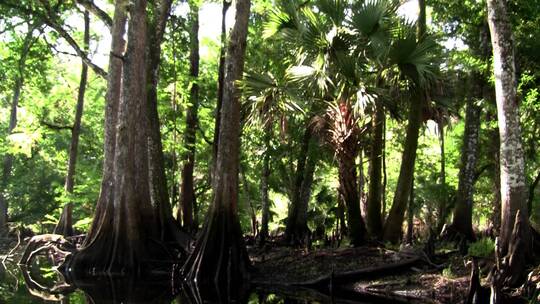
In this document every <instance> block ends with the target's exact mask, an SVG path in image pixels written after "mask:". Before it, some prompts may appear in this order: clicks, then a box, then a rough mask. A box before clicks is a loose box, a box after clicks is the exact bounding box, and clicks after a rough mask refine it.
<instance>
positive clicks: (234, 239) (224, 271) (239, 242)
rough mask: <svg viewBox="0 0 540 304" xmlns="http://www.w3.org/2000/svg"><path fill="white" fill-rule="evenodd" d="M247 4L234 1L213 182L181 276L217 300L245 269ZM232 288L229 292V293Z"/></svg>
mask: <svg viewBox="0 0 540 304" xmlns="http://www.w3.org/2000/svg"><path fill="white" fill-rule="evenodd" d="M249 10H250V0H237V1H236V22H235V24H234V27H233V30H232V33H231V37H230V40H229V45H228V50H227V57H226V61H225V71H226V72H225V79H224V82H223V103H222V107H221V121H220V129H219V141H218V142H219V144H218V145H219V146H218V153H217V161H216V167H215V171H214V172H215V174H214V178H213V180H212V182H213V192H214V193H213V200H212V204H211V206H210V210H209V214H208V216H207V217H206V219H207V220H206V222H205V224H204V228H203V231H202V233H201V234H200V237H199V238H198V239H197V242H196V244H195V248H194V250H193V252H192V253H191V255H190V256H189V257H188V259H187V261H186V263H185V264H184V266H183V267H182V271H181V272H182V273H183V274H184V275H185V277H186V279H187V280H188V281H190V282H193V283H195V284H197V285H198V286H205V287H210V288H212V287H217V288H218V289H219V290H221V291H222V292H220V295H222V296H224V297H225V298H229V299H230V298H234V297H236V296H238V295H236V294H235V292H238V290H236V289H237V288H238V286H242V285H244V284H243V283H244V282H245V281H246V279H247V277H248V271H249V267H250V262H249V257H248V255H247V251H246V247H245V244H244V241H243V238H242V231H241V227H240V221H239V218H238V169H239V157H240V156H239V148H240V100H239V99H240V90H239V88H238V86H237V81H238V80H240V79H241V78H242V73H243V68H244V57H245V50H246V38H247V33H248V21H249ZM231 289H232V290H231Z"/></svg>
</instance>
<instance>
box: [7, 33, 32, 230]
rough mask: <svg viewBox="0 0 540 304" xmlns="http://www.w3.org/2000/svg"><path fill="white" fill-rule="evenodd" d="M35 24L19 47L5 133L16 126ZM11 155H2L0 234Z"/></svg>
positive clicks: (11, 162)
mask: <svg viewBox="0 0 540 304" xmlns="http://www.w3.org/2000/svg"><path fill="white" fill-rule="evenodd" d="M35 28H36V26H35V25H29V30H28V33H26V36H25V38H24V42H23V45H22V48H21V53H20V55H19V56H20V57H19V61H18V63H17V74H16V75H15V85H14V86H13V94H12V98H11V112H10V116H9V125H8V130H7V134H8V135H9V134H11V133H13V130H14V129H15V127H17V108H18V107H19V100H20V98H21V90H22V87H23V84H24V70H25V67H26V58H27V57H28V53H29V52H30V48H31V47H32V44H33V41H34V30H35ZM13 160H14V159H13V155H12V154H11V153H7V154H6V155H5V156H4V161H3V164H2V179H1V180H0V235H2V234H4V232H5V231H6V230H7V221H8V206H9V205H8V200H7V199H6V197H5V193H4V191H5V190H6V188H7V186H8V181H9V177H10V176H11V169H12V167H13Z"/></svg>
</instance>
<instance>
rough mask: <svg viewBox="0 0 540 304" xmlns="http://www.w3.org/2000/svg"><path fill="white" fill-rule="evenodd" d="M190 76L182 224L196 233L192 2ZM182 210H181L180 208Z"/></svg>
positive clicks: (194, 11)
mask: <svg viewBox="0 0 540 304" xmlns="http://www.w3.org/2000/svg"><path fill="white" fill-rule="evenodd" d="M190 10H191V11H190V15H189V16H190V19H191V20H190V21H191V32H190V55H189V61H190V70H189V73H190V76H191V82H192V84H191V91H190V103H191V105H190V106H189V107H188V109H187V113H186V130H185V132H184V145H185V147H186V149H187V151H186V153H185V154H184V159H183V163H184V166H183V168H182V185H181V190H180V195H181V199H180V206H181V207H182V208H181V210H182V224H183V226H184V229H186V230H188V231H194V230H195V229H196V227H194V225H193V224H194V221H193V203H194V201H195V190H194V186H193V169H194V167H195V139H196V131H197V111H198V110H199V84H198V83H197V82H198V78H199V6H198V5H197V4H196V3H194V2H193V1H191V2H190ZM179 210H180V208H179Z"/></svg>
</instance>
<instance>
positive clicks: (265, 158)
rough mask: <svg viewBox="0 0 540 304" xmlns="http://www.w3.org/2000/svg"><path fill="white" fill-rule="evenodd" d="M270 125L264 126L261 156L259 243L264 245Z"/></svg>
mask: <svg viewBox="0 0 540 304" xmlns="http://www.w3.org/2000/svg"><path fill="white" fill-rule="evenodd" d="M271 130H272V127H271V126H266V131H265V135H264V144H265V148H266V149H265V151H264V156H263V168H262V176H261V201H262V215H261V232H260V233H259V245H260V246H264V244H265V242H266V239H267V238H268V222H269V218H270V198H269V197H268V182H269V179H270V137H271V134H270V131H271Z"/></svg>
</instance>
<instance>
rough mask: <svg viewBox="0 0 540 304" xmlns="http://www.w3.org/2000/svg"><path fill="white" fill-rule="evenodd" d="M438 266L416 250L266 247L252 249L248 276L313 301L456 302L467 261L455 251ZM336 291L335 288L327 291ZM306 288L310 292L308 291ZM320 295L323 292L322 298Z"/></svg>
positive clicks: (464, 282)
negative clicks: (252, 270)
mask: <svg viewBox="0 0 540 304" xmlns="http://www.w3.org/2000/svg"><path fill="white" fill-rule="evenodd" d="M440 257H441V258H440V259H437V262H438V261H440V262H441V264H440V265H435V264H434V262H433V261H429V260H427V258H426V257H425V256H423V255H422V254H421V253H420V252H415V250H413V249H410V250H408V251H407V250H403V251H402V252H397V251H392V250H387V249H384V248H376V247H360V248H338V249H317V250H313V251H306V250H303V249H291V248H289V247H279V246H271V247H269V249H268V250H267V251H266V252H256V251H254V252H252V260H253V263H254V266H255V269H256V271H255V273H254V276H253V281H254V282H255V283H256V284H257V285H259V286H265V287H269V288H270V289H272V288H273V289H276V291H277V292H280V293H284V292H285V293H289V294H294V293H299V294H301V296H302V297H304V298H305V297H306V295H305V293H306V292H307V289H316V290H319V291H322V292H320V293H318V294H317V293H316V294H314V293H311V297H312V298H313V299H314V300H319V301H321V300H322V301H325V299H326V300H329V299H330V298H331V297H333V294H339V295H343V294H345V295H346V294H347V293H349V297H351V298H354V297H355V296H354V294H355V293H356V294H358V295H364V296H366V297H368V300H370V301H373V302H378V301H379V300H380V301H381V302H385V300H388V301H394V302H410V303H459V302H463V300H464V299H465V297H466V296H467V291H468V287H469V275H470V271H471V270H470V266H469V265H467V264H466V263H465V262H464V258H463V257H462V256H460V255H459V254H457V253H452V254H443V255H441V256H440ZM332 289H333V291H336V290H339V292H332ZM308 293H309V292H308ZM324 296H326V297H328V298H325V297H324Z"/></svg>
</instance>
